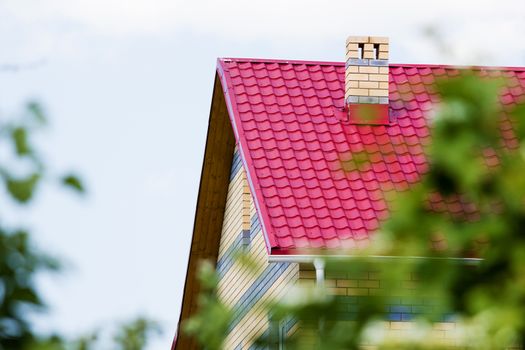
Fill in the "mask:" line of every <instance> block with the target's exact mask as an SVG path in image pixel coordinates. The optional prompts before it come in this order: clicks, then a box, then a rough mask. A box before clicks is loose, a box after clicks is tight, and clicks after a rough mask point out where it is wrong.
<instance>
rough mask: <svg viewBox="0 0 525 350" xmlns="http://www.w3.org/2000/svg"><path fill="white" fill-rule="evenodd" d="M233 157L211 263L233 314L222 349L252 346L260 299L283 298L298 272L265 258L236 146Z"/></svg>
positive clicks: (263, 325) (260, 330)
mask: <svg viewBox="0 0 525 350" xmlns="http://www.w3.org/2000/svg"><path fill="white" fill-rule="evenodd" d="M233 159H234V160H233V163H232V172H231V175H230V184H229V187H228V197H227V200H226V210H225V212H224V222H223V227H222V232H221V241H220V247H219V256H218V262H217V271H218V273H219V276H220V281H219V286H218V294H219V297H220V298H221V301H222V302H224V303H225V304H226V305H228V306H229V307H230V308H231V309H232V310H233V313H234V320H233V322H232V323H231V325H230V330H229V333H228V336H227V338H226V342H225V345H224V349H226V350H229V349H235V350H239V349H253V348H254V345H253V342H254V340H255V339H257V337H259V336H260V335H262V334H264V333H265V332H266V331H267V330H268V325H269V324H268V315H267V314H266V311H265V309H264V303H265V302H268V301H270V300H272V299H274V298H281V297H283V295H284V293H285V292H286V290H287V288H288V287H289V286H291V285H292V284H294V283H295V281H297V279H298V277H299V266H298V264H288V263H271V264H270V263H268V253H267V250H266V244H265V241H264V237H263V234H262V232H261V225H260V223H259V219H258V216H257V213H256V210H255V205H254V203H253V199H252V196H251V194H250V189H249V186H248V181H247V179H246V173H245V171H244V169H243V168H242V166H240V158H239V154H238V152H237V151H236V152H235V155H234V157H233ZM247 218H248V219H249V220H247ZM241 251H244V252H245V254H247V256H248V258H249V259H250V261H252V262H253V267H252V268H251V269H249V268H246V267H245V266H242V265H241V264H240V263H238V262H237V261H236V259H235V257H236V255H237V254H238V253H239V252H241Z"/></svg>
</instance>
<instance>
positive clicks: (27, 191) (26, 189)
mask: <svg viewBox="0 0 525 350" xmlns="http://www.w3.org/2000/svg"><path fill="white" fill-rule="evenodd" d="M38 180H40V175H39V174H32V175H30V176H29V177H27V178H25V179H14V178H8V179H7V181H6V185H7V190H8V191H9V193H10V194H11V195H12V196H13V198H14V199H16V200H17V201H18V202H20V203H26V202H27V201H29V200H30V199H31V197H32V196H33V193H34V191H35V187H36V185H37V183H38Z"/></svg>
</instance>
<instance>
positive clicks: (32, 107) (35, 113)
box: [27, 101, 47, 125]
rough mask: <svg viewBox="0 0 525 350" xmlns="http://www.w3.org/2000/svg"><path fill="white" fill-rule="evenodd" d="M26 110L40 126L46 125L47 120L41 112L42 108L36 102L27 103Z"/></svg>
mask: <svg viewBox="0 0 525 350" xmlns="http://www.w3.org/2000/svg"><path fill="white" fill-rule="evenodd" d="M27 110H28V111H29V113H31V116H32V117H33V118H34V119H35V120H36V121H37V122H38V123H39V124H41V125H44V124H46V122H47V118H46V116H45V114H44V111H43V110H42V107H41V106H40V104H39V103H37V102H34V101H32V102H29V103H28V104H27Z"/></svg>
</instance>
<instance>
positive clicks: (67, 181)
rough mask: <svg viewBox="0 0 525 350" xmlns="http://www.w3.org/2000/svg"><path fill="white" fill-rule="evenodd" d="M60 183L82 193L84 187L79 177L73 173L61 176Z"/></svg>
mask: <svg viewBox="0 0 525 350" xmlns="http://www.w3.org/2000/svg"><path fill="white" fill-rule="evenodd" d="M62 184H63V185H64V186H66V187H69V188H71V189H73V190H75V191H77V192H79V193H84V192H85V188H84V185H83V184H82V182H81V181H80V179H79V178H78V177H77V176H75V175H71V174H70V175H66V176H64V177H63V178H62Z"/></svg>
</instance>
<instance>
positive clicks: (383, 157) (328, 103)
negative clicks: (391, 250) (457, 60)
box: [217, 59, 525, 254]
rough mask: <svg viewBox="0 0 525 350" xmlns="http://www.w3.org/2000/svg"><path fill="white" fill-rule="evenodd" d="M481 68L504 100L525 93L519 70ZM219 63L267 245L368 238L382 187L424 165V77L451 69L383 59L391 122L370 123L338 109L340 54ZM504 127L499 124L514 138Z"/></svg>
mask: <svg viewBox="0 0 525 350" xmlns="http://www.w3.org/2000/svg"><path fill="white" fill-rule="evenodd" d="M480 70H481V71H482V72H487V73H488V75H489V76H497V75H501V74H502V72H503V73H504V74H503V75H504V76H506V77H508V78H509V79H508V81H509V88H508V89H506V90H505V91H504V93H502V96H501V101H502V102H503V103H504V104H507V105H510V104H515V103H516V102H517V101H518V100H519V99H521V100H523V99H524V98H525V69H523V68H504V69H500V70H495V69H487V68H480ZM217 71H218V73H219V76H220V79H221V82H222V85H223V89H224V92H225V97H226V100H227V105H228V109H229V114H230V118H231V121H232V125H233V128H234V132H235V135H236V138H237V142H238V144H239V148H240V152H241V157H242V159H243V162H244V166H245V169H246V170H247V173H248V179H249V181H250V186H251V189H252V193H253V195H254V199H255V203H256V206H257V212H258V214H259V218H260V220H261V225H262V227H263V232H264V234H265V238H266V242H267V246H268V250H269V252H270V253H271V254H283V253H297V252H298V251H299V250H300V249H323V248H326V249H336V248H353V247H360V246H363V245H366V244H367V243H366V242H368V241H369V239H370V237H371V235H373V232H374V230H376V229H377V228H378V227H379V224H380V221H381V220H384V219H385V218H386V217H387V215H388V203H387V202H386V199H385V192H388V191H391V190H395V191H402V190H404V189H406V188H407V187H408V186H409V185H410V184H411V183H414V182H416V181H418V179H419V177H420V175H421V174H422V173H424V172H425V170H426V168H427V166H426V161H425V155H424V153H423V146H424V145H426V144H428V143H429V141H430V140H429V136H430V133H429V123H428V120H427V116H426V115H427V112H428V111H430V110H431V109H432V104H433V103H435V102H437V101H438V96H436V95H435V93H433V91H432V87H431V86H430V84H432V82H433V81H434V80H435V78H436V77H440V76H454V75H457V74H458V69H457V68H454V67H445V66H433V65H427V66H424V65H390V96H389V99H390V115H391V123H390V125H389V126H384V125H379V126H369V125H354V124H348V123H346V122H345V121H343V120H341V118H340V116H339V117H338V115H337V108H341V107H343V104H344V71H345V66H344V63H334V62H301V61H293V62H290V61H277V60H251V59H219V61H218V66H217ZM510 128H511V127H510V126H509V127H508V128H507V129H503V130H502V131H503V134H504V137H505V138H507V139H508V140H507V141H508V142H510V143H512V138H513V137H514V136H513V135H512V132H508V129H510ZM363 154H365V155H367V156H366V158H367V159H361V158H362V156H360V155H363ZM487 162H488V163H490V164H492V163H497V159H493V158H491V157H490V155H489V157H487ZM430 205H431V206H432V207H433V208H436V209H441V210H443V209H444V208H446V209H447V210H449V211H450V212H452V213H456V212H458V211H459V210H461V208H462V206H465V205H466V204H463V203H461V201H460V199H457V200H456V201H454V202H450V200H447V202H445V201H444V200H443V199H442V198H440V197H439V196H436V197H435V198H433V200H432V201H431V203H430ZM463 210H465V208H464V209H463Z"/></svg>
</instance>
